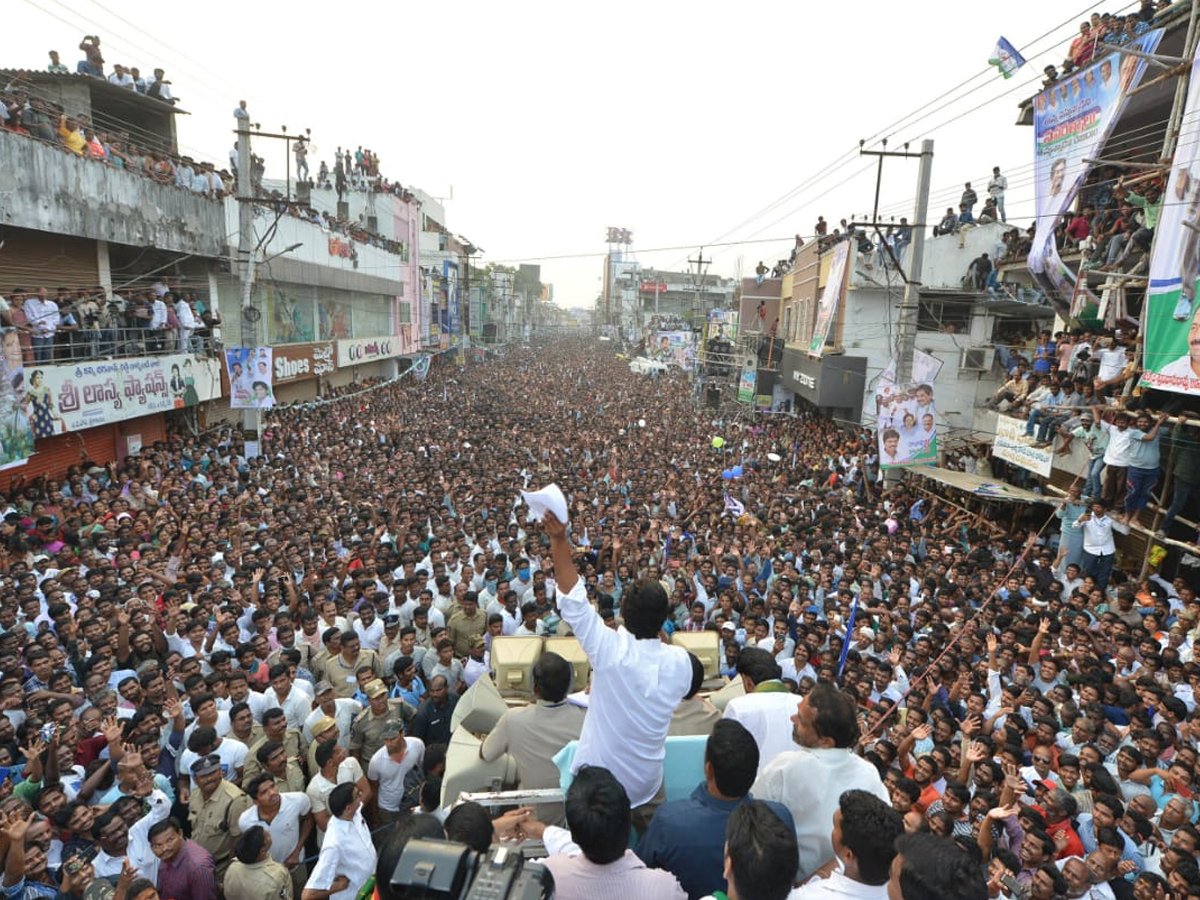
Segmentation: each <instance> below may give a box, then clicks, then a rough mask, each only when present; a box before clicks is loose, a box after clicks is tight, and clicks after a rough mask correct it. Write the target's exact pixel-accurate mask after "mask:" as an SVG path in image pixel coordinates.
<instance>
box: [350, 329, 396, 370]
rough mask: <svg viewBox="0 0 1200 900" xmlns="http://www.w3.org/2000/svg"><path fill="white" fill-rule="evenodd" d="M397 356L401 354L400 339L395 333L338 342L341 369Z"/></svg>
mask: <svg viewBox="0 0 1200 900" xmlns="http://www.w3.org/2000/svg"><path fill="white" fill-rule="evenodd" d="M395 356H400V341H399V340H398V339H397V338H396V337H395V335H388V336H386V337H376V338H363V339H361V340H353V341H338V342H337V365H338V368H339V369H344V368H346V367H347V366H361V365H363V364H364V363H370V362H376V361H378V360H381V359H391V358H392V357H395Z"/></svg>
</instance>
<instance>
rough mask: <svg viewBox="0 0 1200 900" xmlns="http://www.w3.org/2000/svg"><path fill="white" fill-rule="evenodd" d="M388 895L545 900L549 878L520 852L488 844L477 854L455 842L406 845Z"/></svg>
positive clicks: (434, 899)
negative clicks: (397, 893) (482, 851)
mask: <svg viewBox="0 0 1200 900" xmlns="http://www.w3.org/2000/svg"><path fill="white" fill-rule="evenodd" d="M391 886H392V890H393V892H397V891H398V892H399V895H400V896H401V897H405V898H414V900H415V898H420V900H547V898H549V897H552V896H553V895H554V876H552V875H551V874H550V872H549V870H548V869H546V868H544V867H543V866H540V865H537V864H535V865H532V866H530V865H526V861H525V858H524V857H523V856H522V855H521V853H520V851H519V850H517V849H515V848H513V847H507V846H505V845H503V844H493V845H492V846H491V847H490V848H489V849H488V851H487V852H486V853H477V852H476V851H474V850H472V849H471V848H470V847H468V846H467V845H466V844H459V843H456V842H454V841H429V840H411V841H409V842H408V844H407V845H406V846H405V848H404V852H403V853H401V854H400V861H399V862H398V863H397V864H396V870H395V871H394V872H393V873H392V880H391Z"/></svg>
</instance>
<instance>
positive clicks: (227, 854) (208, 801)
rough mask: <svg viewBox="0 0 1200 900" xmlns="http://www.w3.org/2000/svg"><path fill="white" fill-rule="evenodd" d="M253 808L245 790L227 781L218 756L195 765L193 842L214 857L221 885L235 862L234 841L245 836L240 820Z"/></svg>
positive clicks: (190, 808)
mask: <svg viewBox="0 0 1200 900" xmlns="http://www.w3.org/2000/svg"><path fill="white" fill-rule="evenodd" d="M252 805H253V804H252V802H251V800H250V798H249V797H247V796H246V794H245V792H244V791H243V790H242V789H241V788H239V787H238V786H237V785H235V784H233V783H232V782H230V781H226V780H225V775H224V773H223V772H222V771H221V757H219V756H218V755H217V754H215V753H210V754H209V755H208V756H202V757H200V758H199V759H198V760H196V761H195V762H194V763H192V795H191V797H190V798H189V799H188V821H189V822H190V823H191V825H192V840H194V841H195V842H196V843H197V844H199V845H200V846H201V847H203V848H204V849H205V850H207V851H208V852H209V853H211V854H212V858H213V862H214V863H215V864H216V875H217V883H218V884H220V882H221V879H222V878H223V877H224V876H225V871H226V870H227V869H228V868H229V863H230V861H231V860H232V858H233V844H234V841H236V840H237V838H238V836H239V835H240V834H241V829H240V828H238V816H240V815H241V814H242V813H243V812H245V811H246V810H247V809H249V808H250V807H251V806H252Z"/></svg>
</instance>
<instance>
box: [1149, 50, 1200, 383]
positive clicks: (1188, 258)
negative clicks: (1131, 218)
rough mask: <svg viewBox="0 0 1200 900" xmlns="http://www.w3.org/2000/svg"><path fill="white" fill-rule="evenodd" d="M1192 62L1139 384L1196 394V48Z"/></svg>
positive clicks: (1158, 233)
mask: <svg viewBox="0 0 1200 900" xmlns="http://www.w3.org/2000/svg"><path fill="white" fill-rule="evenodd" d="M1196 54H1197V55H1196V58H1195V59H1194V60H1192V74H1191V81H1190V82H1189V84H1188V95H1187V106H1186V108H1185V110H1184V113H1183V119H1182V120H1181V122H1182V124H1181V126H1180V129H1179V142H1178V143H1177V144H1176V146H1175V161H1174V163H1173V165H1172V168H1171V176H1170V178H1169V179H1168V181H1167V194H1166V197H1164V198H1163V204H1162V211H1161V212H1160V213H1159V216H1158V227H1157V228H1156V229H1155V230H1154V253H1153V255H1152V256H1151V257H1150V289H1149V291H1147V293H1146V344H1145V354H1146V355H1145V359H1144V360H1143V361H1142V366H1143V372H1142V384H1143V385H1147V386H1149V387H1153V388H1158V389H1159V390H1162V391H1175V392H1177V393H1181V394H1200V304H1197V303H1196V280H1197V277H1198V276H1200V48H1197V51H1196Z"/></svg>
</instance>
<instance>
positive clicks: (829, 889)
mask: <svg viewBox="0 0 1200 900" xmlns="http://www.w3.org/2000/svg"><path fill="white" fill-rule="evenodd" d="M887 895H888V893H887V882H886V881H885V882H884V883H883V884H863V883H862V882H861V881H854V880H853V879H851V878H848V877H846V873H844V872H838V871H834V872H831V873H830V875H829V877H828V878H813V879H812V880H811V881H809V882H808V883H807V884H802V885H800V887H798V888H795V889H793V890H792V892H791V893H790V894H788V896H787V900H841V898H844V897H851V898H853V900H887Z"/></svg>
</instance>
